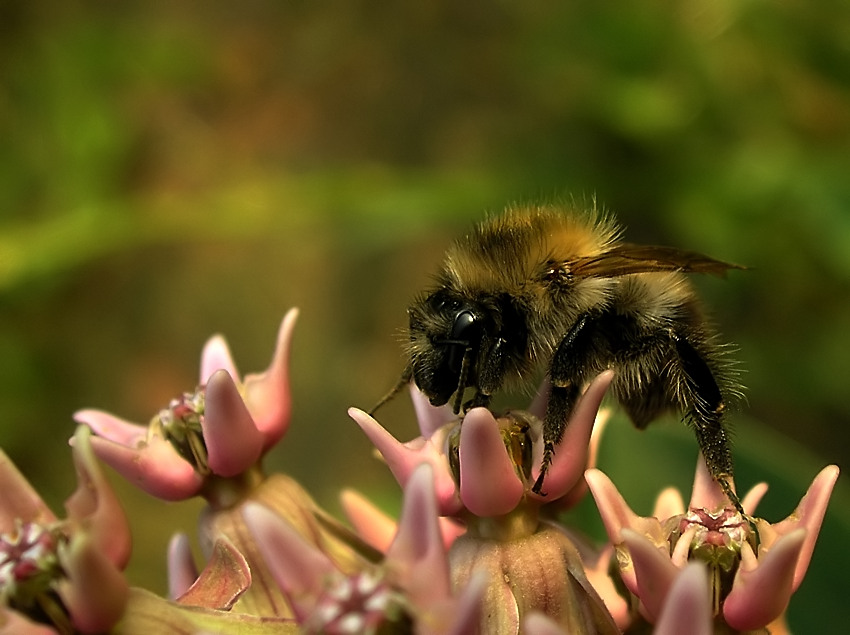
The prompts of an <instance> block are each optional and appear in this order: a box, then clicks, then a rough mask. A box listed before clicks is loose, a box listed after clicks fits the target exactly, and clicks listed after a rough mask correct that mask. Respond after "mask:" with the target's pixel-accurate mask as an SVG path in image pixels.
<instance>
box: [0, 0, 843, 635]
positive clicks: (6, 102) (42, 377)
mask: <svg viewBox="0 0 850 635" xmlns="http://www.w3.org/2000/svg"><path fill="white" fill-rule="evenodd" d="M849 175H850V5H848V4H847V3H846V2H845V1H844V0H817V1H811V0H787V1H784V2H769V1H766V0H750V1H747V2H740V1H738V0H734V1H733V0H683V1H679V2H676V1H669V0H668V1H664V0H642V1H640V2H617V3H614V2H597V1H595V0H577V1H573V2H562V3H538V2H530V3H515V2H480V1H471V2H462V3H460V2H452V1H449V0H434V1H431V2H427V3H384V2H370V1H362V2H350V1H343V0H336V1H334V0H330V1H325V2H300V1H295V2H286V3H284V2H273V1H270V0H268V1H262V0H247V1H245V2H240V3H231V2H223V1H209V0H207V1H204V2H197V1H195V2H192V1H190V2H181V3H140V2H132V1H129V0H118V1H112V2H87V3H81V2H64V1H63V2H58V1H51V0H42V1H41V2H21V1H11V0H9V1H4V2H0V385H2V390H0V443H1V444H2V447H3V448H4V450H5V451H6V452H7V453H8V454H9V455H10V456H11V457H12V458H13V459H14V460H15V461H16V463H17V464H18V465H19V466H20V468H21V470H22V471H24V472H25V473H26V474H27V475H28V477H29V478H30V479H31V480H32V482H33V483H34V484H35V485H36V486H37V487H38V488H39V489H40V490H41V491H42V492H43V493H44V496H45V498H46V499H47V500H48V501H49V502H50V503H51V504H52V505H53V506H54V507H55V508H57V509H58V508H60V507H61V502H62V500H63V499H64V497H65V496H66V495H67V494H68V493H69V492H70V491H71V489H72V488H73V477H72V474H73V470H72V467H71V462H70V457H69V454H68V452H67V438H68V437H69V436H70V435H71V434H72V431H73V428H74V424H73V422H72V419H71V415H72V413H73V412H74V411H75V410H77V409H80V408H83V407H97V408H102V409H105V410H109V411H112V412H115V413H117V414H119V415H121V416H123V417H125V418H128V419H132V420H137V421H146V420H147V419H149V417H150V416H151V415H152V414H153V413H155V412H156V411H157V410H158V409H159V408H161V407H162V406H164V405H165V404H166V403H167V402H168V400H169V399H170V398H171V397H173V396H175V395H176V394H178V393H179V392H181V391H183V390H191V389H192V388H194V386H195V384H196V382H197V381H198V379H197V372H198V371H197V362H198V358H199V355H200V350H201V347H202V345H203V343H204V341H205V340H206V339H207V338H208V337H209V336H211V335H212V334H214V333H218V332H220V333H223V334H225V335H226V336H227V338H228V341H229V342H230V344H231V347H232V349H233V352H234V356H235V357H236V360H237V363H238V364H239V366H240V369H241V370H243V371H252V370H260V369H263V368H265V366H266V365H267V363H268V361H269V359H270V356H271V352H272V348H273V344H274V338H275V334H276V330H277V326H278V323H279V320H280V319H281V317H282V316H283V314H284V312H285V311H286V310H287V309H288V308H289V307H291V306H298V307H300V309H301V318H300V322H299V325H298V328H297V334H296V340H295V345H294V350H293V358H292V368H293V386H292V388H293V393H294V419H293V424H292V428H291V430H290V433H289V434H288V436H287V438H286V439H285V442H284V443H283V444H282V445H281V447H279V448H278V449H276V450H275V451H274V452H273V453H272V455H271V456H270V457H269V460H268V465H269V467H270V468H272V469H282V470H285V471H287V472H289V473H291V474H293V475H295V476H296V477H297V478H299V479H300V480H301V481H302V482H303V483H304V484H305V486H306V487H307V488H308V489H309V490H310V491H311V492H312V493H313V494H314V495H315V496H316V497H317V499H318V500H319V501H320V502H321V503H322V504H323V505H326V506H327V507H328V508H329V509H330V510H331V511H333V512H334V513H338V512H339V507H338V504H337V502H336V496H337V494H338V492H339V490H340V488H341V487H343V486H349V487H355V488H358V489H360V490H362V491H364V492H366V493H367V494H369V495H370V496H373V497H375V498H376V499H377V500H379V501H381V504H382V505H384V506H385V507H386V508H387V509H389V510H393V509H397V508H398V491H397V488H396V486H395V485H394V482H393V481H392V479H391V478H390V477H389V476H388V474H387V473H386V470H385V469H384V467H383V466H382V465H381V464H380V463H379V462H378V461H377V460H375V459H374V457H373V456H372V454H371V450H370V446H369V444H368V443H367V442H366V441H365V438H364V437H363V435H362V433H361V432H360V431H359V429H358V428H357V427H356V426H355V425H354V424H353V423H352V422H351V421H350V420H349V419H348V418H347V416H346V413H345V411H346V408H347V407H348V406H349V405H357V406H360V407H369V406H371V405H372V403H373V402H374V401H375V400H376V399H377V398H378V397H379V396H380V395H381V394H383V392H384V391H385V390H386V389H387V388H388V387H389V386H391V385H392V384H393V382H394V381H395V379H396V377H397V376H398V373H399V371H400V370H401V367H402V364H403V360H402V359H401V356H400V347H399V345H398V332H399V329H400V328H402V327H403V325H404V320H405V308H406V306H407V304H408V302H409V300H410V299H411V297H412V295H413V294H414V293H415V291H416V290H418V289H419V288H420V287H422V286H423V285H424V284H426V283H427V282H428V276H429V272H430V271H432V270H433V269H434V267H435V266H436V264H437V263H438V262H439V260H440V257H441V254H442V252H443V250H444V249H445V247H446V246H447V245H448V243H449V242H450V240H451V239H452V237H454V236H455V235H457V234H458V233H459V232H462V231H463V230H464V228H466V227H468V226H469V224H470V223H473V222H475V221H476V220H478V219H480V218H481V217H482V215H483V214H484V213H485V212H486V211H495V210H498V209H500V208H502V207H503V206H504V205H505V204H506V203H509V202H516V201H534V200H540V199H551V198H553V197H570V196H572V197H575V198H576V200H579V201H581V200H586V201H589V200H591V199H592V198H593V197H594V196H595V197H596V199H597V201H598V202H599V204H600V205H602V206H604V207H605V208H607V209H610V210H612V211H614V212H615V213H616V214H617V215H618V216H619V218H620V219H621V221H622V222H623V224H624V225H626V226H627V227H628V231H627V237H628V238H629V239H630V240H633V241H640V242H651V243H663V244H670V245H675V246H679V247H683V248H688V249H693V250H699V251H703V252H705V253H708V254H711V255H713V256H716V257H718V258H722V259H724V260H728V261H733V262H737V263H742V264H745V265H747V266H748V267H750V269H749V270H748V271H746V272H737V271H736V272H732V273H731V274H730V275H729V276H728V279H726V280H725V281H719V280H716V279H713V278H708V279H704V280H697V281H696V282H697V284H698V285H699V287H700V290H701V292H702V294H703V295H704V296H705V299H706V302H707V304H708V305H709V306H710V307H711V311H712V313H713V315H714V316H715V318H716V321H717V323H718V324H719V326H720V328H721V330H722V331H723V333H724V334H725V335H726V336H727V338H728V339H729V340H730V341H733V342H735V343H736V344H737V345H738V347H739V353H738V357H739V358H740V360H741V363H742V368H743V369H744V370H745V375H744V381H745V383H746V384H747V387H748V393H747V394H748V405H747V406H746V407H745V408H744V410H743V411H742V412H741V413H740V414H738V415H737V416H736V417H735V420H736V430H737V432H736V440H737V443H736V455H737V457H738V462H739V468H738V471H739V474H738V482H739V488H741V489H746V488H748V487H749V486H751V485H753V484H754V483H756V482H757V481H759V480H762V479H766V480H769V481H770V483H771V490H770V492H769V494H768V496H767V499H766V500H765V502H764V503H763V505H762V508H761V509H760V511H761V512H762V515H764V516H765V517H767V518H769V519H772V520H778V519H780V518H783V517H784V516H785V515H787V514H788V513H789V512H790V511H791V510H792V509H793V507H794V505H795V504H796V501H797V500H798V498H799V497H800V496H801V495H802V493H803V491H804V490H805V487H806V486H807V484H808V482H809V481H810V479H811V478H812V477H813V476H814V475H815V473H816V472H817V470H818V469H820V467H822V466H823V465H825V464H826V463H838V464H839V465H840V466H847V465H848V458H849V457H850V406H848V403H847V393H848V389H847V382H848V379H850V295H848V292H850V176H849ZM520 399H521V397H520ZM381 420H382V421H383V422H384V423H385V425H387V427H389V428H390V429H392V430H393V431H394V432H395V433H396V434H397V435H398V436H399V437H400V438H410V437H412V436H414V435H415V434H416V433H415V423H414V421H413V415H412V410H411V408H410V406H409V404H408V403H406V400H405V399H399V400H398V401H397V402H395V403H393V404H390V405H389V406H388V407H387V408H386V410H385V411H384V412H383V413H382V416H381ZM694 457H695V445H694V443H693V441H692V439H691V438H690V437H689V435H688V432H687V431H686V430H684V429H683V427H682V426H679V425H676V423H675V421H673V420H672V419H671V420H670V421H668V422H667V424H664V423H662V424H659V425H658V426H655V427H654V428H652V429H650V430H649V431H647V432H645V433H640V434H639V433H637V432H635V431H633V430H632V429H631V428H630V427H629V426H628V424H627V423H626V422H625V421H622V420H621V421H617V422H615V423H614V425H612V426H611V430H610V431H609V434H608V436H607V437H606V444H605V445H604V446H603V450H602V454H601V458H600V461H601V463H602V467H603V468H605V469H606V470H607V471H609V472H610V473H611V474H613V475H614V477H615V480H616V481H617V482H618V483H619V484H621V485H622V488H623V490H624V491H626V492H627V495H628V496H629V500H630V501H633V503H634V507H635V509H636V510H637V511H639V512H643V513H646V512H649V510H650V508H651V501H652V497H653V494H654V492H657V491H658V490H659V489H660V488H661V487H663V486H665V485H668V484H675V485H677V486H679V487H680V488H682V489H685V490H686V491H687V488H688V486H689V483H690V478H691V475H692V470H693V461H694ZM113 480H114V482H115V484H116V487H118V488H119V489H120V490H121V492H122V496H124V497H125V498H126V500H127V501H128V506H129V508H130V516H131V520H132V523H133V530H134V533H135V535H136V538H137V541H136V557H135V558H134V563H133V565H132V567H131V569H130V575H131V578H132V579H133V580H134V581H135V582H136V583H138V584H141V585H145V586H148V587H150V588H153V589H154V590H157V591H163V590H164V588H165V584H164V555H163V553H164V547H165V544H166V542H167V539H168V537H169V535H170V533H171V532H172V531H174V530H176V529H182V530H184V531H192V529H193V524H194V522H195V521H194V515H195V514H196V513H197V510H198V509H199V507H200V504H199V503H196V502H191V503H186V504H180V505H165V504H163V503H160V502H158V501H154V500H152V499H150V498H148V497H146V496H144V495H142V494H138V493H136V492H134V491H133V490H131V489H129V488H128V487H126V486H125V485H124V484H123V483H122V482H121V481H120V479H118V478H114V479H113ZM594 514H595V512H594V511H593V507H592V505H590V506H587V505H585V506H583V507H582V508H581V509H580V510H578V511H577V512H575V517H576V518H575V522H578V523H583V524H587V525H588V530H589V531H591V532H596V533H597V535H598V532H599V527H598V522H596V521H595V515H594ZM595 522H596V525H594V523H595ZM848 531H850V504H848V492H847V487H846V484H845V483H844V479H843V478H842V479H841V480H840V481H839V487H838V490H837V492H836V495H835V498H834V499H833V501H832V505H831V508H830V513H829V516H828V518H827V521H826V524H825V526H824V530H823V536H822V540H821V543H820V544H819V545H818V548H817V550H816V553H815V558H814V562H813V565H812V569H811V570H810V574H809V577H808V578H807V580H806V582H805V584H804V585H803V587H802V589H801V591H800V592H799V593H798V597H797V599H796V601H795V603H794V604H792V609H791V620H792V625H793V626H794V627H795V630H796V632H801V633H806V632H825V631H827V630H829V628H828V627H827V626H826V625H832V624H835V623H838V622H837V620H839V618H840V616H842V611H843V612H844V613H843V616H844V617H847V609H846V591H847V588H848V582H847V581H848V574H847V571H848V570H849V569H848V565H849V564H850V563H848V555H847V553H846V551H847V550H846V540H847V537H848V533H847V532H848Z"/></svg>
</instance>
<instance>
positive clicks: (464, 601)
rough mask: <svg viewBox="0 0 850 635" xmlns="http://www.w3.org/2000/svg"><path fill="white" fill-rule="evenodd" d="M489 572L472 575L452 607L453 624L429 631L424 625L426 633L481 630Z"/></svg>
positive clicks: (456, 633)
mask: <svg viewBox="0 0 850 635" xmlns="http://www.w3.org/2000/svg"><path fill="white" fill-rule="evenodd" d="M487 584H488V580H487V574H486V572H483V571H482V572H479V573H476V574H473V575H472V578H471V579H470V580H469V582H467V583H466V586H464V587H463V589H462V590H461V591H460V594H459V596H458V598H457V601H456V602H455V603H454V605H453V606H452V607H451V626H449V627H448V628H447V629H446V630H445V631H444V630H442V629H441V630H435V631H429V629H428V628H427V626H426V625H423V627H422V630H423V632H424V633H426V634H427V633H429V632H433V633H434V635H442V633H444V632H445V633H446V635H468V634H469V633H477V632H479V626H480V625H481V611H482V610H483V602H484V593H485V592H486V591H487Z"/></svg>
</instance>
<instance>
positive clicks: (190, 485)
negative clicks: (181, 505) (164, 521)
mask: <svg viewBox="0 0 850 635" xmlns="http://www.w3.org/2000/svg"><path fill="white" fill-rule="evenodd" d="M91 444H92V449H93V450H94V453H95V454H96V455H97V457H98V458H99V459H100V460H102V461H104V462H105V463H107V464H108V465H109V466H111V467H112V468H113V469H114V470H116V471H117V472H118V473H119V474H121V475H122V476H123V477H124V478H126V479H127V480H128V481H130V482H131V483H132V484H133V485H136V486H137V487H140V488H141V489H143V490H144V491H146V492H147V493H148V494H150V495H151V496H156V497H157V498H161V499H163V500H172V501H176V500H184V499H186V498H191V497H192V496H195V495H196V494H197V493H198V492H199V491H200V489H201V486H202V485H203V482H204V480H203V477H202V476H201V475H200V474H198V473H197V472H196V471H195V469H194V468H193V467H192V466H191V465H190V464H189V463H188V462H186V461H184V460H183V459H182V458H181V457H180V455H179V454H177V451H176V450H175V449H174V447H173V446H172V445H171V444H170V443H169V442H168V441H166V440H164V439H163V438H162V437H157V436H154V437H151V439H150V441H149V442H148V444H147V445H145V446H143V447H141V448H128V447H125V446H122V445H118V444H117V443H113V442H112V441H109V440H107V439H103V438H101V437H92V439H91Z"/></svg>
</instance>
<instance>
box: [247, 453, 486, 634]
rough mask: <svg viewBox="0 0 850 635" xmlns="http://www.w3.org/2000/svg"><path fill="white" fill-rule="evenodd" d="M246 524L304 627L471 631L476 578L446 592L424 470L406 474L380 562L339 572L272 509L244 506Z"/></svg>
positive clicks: (313, 630)
mask: <svg viewBox="0 0 850 635" xmlns="http://www.w3.org/2000/svg"><path fill="white" fill-rule="evenodd" d="M244 514H245V519H246V524H247V525H248V527H249V529H250V531H251V532H252V534H253V536H254V539H255V540H256V542H257V545H258V546H259V548H260V550H261V552H262V553H263V555H264V558H265V560H266V562H267V563H268V566H269V567H270V569H271V571H272V575H273V576H274V578H275V579H276V580H277V583H278V585H279V586H280V588H281V589H282V590H283V592H284V593H285V594H286V596H287V597H288V598H289V600H290V602H291V604H292V606H293V609H294V612H295V617H296V619H297V621H298V623H299V624H300V625H301V628H302V629H303V632H306V633H373V632H376V631H378V629H380V628H381V627H387V626H389V625H395V626H397V627H400V628H404V629H408V628H412V629H413V631H414V632H416V633H423V634H427V633H441V634H442V633H447V634H451V633H456V634H458V635H460V634H463V633H473V632H475V630H474V629H475V627H476V626H477V624H478V619H479V618H478V611H479V609H480V593H481V587H482V581H481V580H478V581H476V582H475V583H474V584H471V585H470V586H469V587H468V588H467V589H466V590H465V591H464V592H463V593H461V594H460V595H459V596H455V595H453V594H452V591H451V581H450V578H449V569H448V561H447V558H446V551H445V547H444V545H443V540H442V536H441V534H440V530H439V525H438V522H437V518H438V516H437V505H436V500H435V496H434V491H433V481H432V475H431V474H430V469H429V468H428V467H426V466H421V467H419V468H418V469H416V470H415V471H414V473H413V474H411V475H410V478H409V479H408V484H407V487H406V489H405V498H404V507H403V511H402V516H401V521H400V523H399V526H398V531H397V533H396V535H395V537H394V539H393V541H392V543H391V544H390V546H389V548H388V550H387V553H386V555H385V557H384V559H383V560H382V562H381V563H379V564H368V563H364V565H363V566H362V567H361V568H360V570H358V571H355V572H353V573H350V572H349V573H345V572H343V571H341V570H339V569H338V568H337V567H336V566H335V565H334V564H333V563H332V562H331V560H329V559H328V557H327V556H326V555H325V554H324V553H323V552H321V551H320V550H318V549H316V548H315V547H314V546H312V545H310V544H308V543H307V542H306V541H305V540H304V539H303V538H302V536H301V535H300V534H299V533H298V532H296V531H295V530H294V529H293V528H292V527H291V526H290V525H289V523H287V522H286V521H285V520H283V519H282V518H280V517H279V516H277V515H276V514H274V513H273V512H272V511H271V510H269V509H267V508H265V507H263V506H260V505H252V506H249V507H246V509H245V511H244Z"/></svg>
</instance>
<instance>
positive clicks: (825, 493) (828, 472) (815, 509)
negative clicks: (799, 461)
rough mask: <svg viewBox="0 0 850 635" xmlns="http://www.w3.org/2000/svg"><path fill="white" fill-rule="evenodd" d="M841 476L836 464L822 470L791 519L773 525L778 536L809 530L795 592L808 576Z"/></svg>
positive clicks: (796, 575) (801, 552) (799, 561)
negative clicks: (833, 494) (829, 505)
mask: <svg viewBox="0 0 850 635" xmlns="http://www.w3.org/2000/svg"><path fill="white" fill-rule="evenodd" d="M838 473H839V469H838V466H837V465H828V466H826V467H825V468H823V469H822V470H821V471H820V472H819V473H818V475H817V476H816V477H815V480H814V481H812V484H811V485H810V486H809V489H808V491H806V494H805V495H804V496H803V498H802V499H801V500H800V503H799V504H798V505H797V509H795V510H794V512H793V513H792V514H791V515H790V516H788V518H786V519H785V520H783V521H782V522H779V523H776V524H775V525H773V529H775V530H776V532H777V533H779V534H787V533H790V532H792V531H794V530H795V529H796V528H798V527H801V528H803V529H805V530H806V539H805V542H804V543H803V547H802V548H801V550H800V557H799V558H798V560H797V567H796V570H795V572H794V585H793V587H792V590H794V591H796V590H797V588H798V587H799V586H800V583H801V582H802V581H803V578H804V577H805V575H806V570H807V569H808V568H809V562H810V561H811V559H812V552H813V551H814V549H815V542H817V539H818V533H819V532H820V527H821V523H823V516H824V514H825V513H826V507H827V505H828V504H829V497H830V496H831V495H832V488H833V487H835V481H836V480H838Z"/></svg>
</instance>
